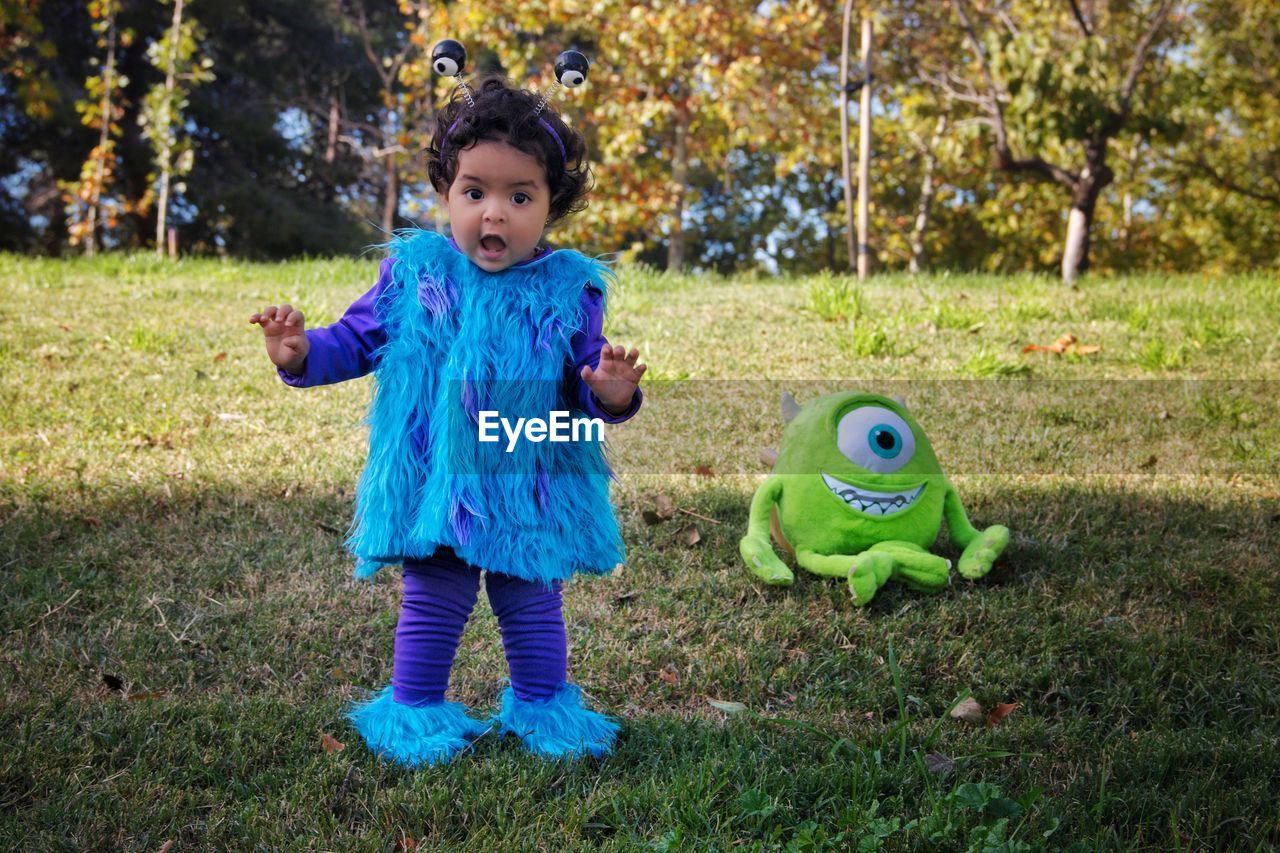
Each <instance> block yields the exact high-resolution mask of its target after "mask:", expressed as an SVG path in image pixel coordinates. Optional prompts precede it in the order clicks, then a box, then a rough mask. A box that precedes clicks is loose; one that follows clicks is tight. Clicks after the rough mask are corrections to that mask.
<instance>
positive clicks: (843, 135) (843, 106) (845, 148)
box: [840, 0, 857, 269]
mask: <svg viewBox="0 0 1280 853" xmlns="http://www.w3.org/2000/svg"><path fill="white" fill-rule="evenodd" d="M852 16H853V0H845V3H844V42H843V45H842V47H841V50H840V162H841V165H842V168H843V171H844V213H845V217H846V218H847V219H848V220H849V221H848V224H847V226H846V227H845V229H844V237H845V246H846V249H847V251H848V255H849V269H853V268H854V263H855V260H854V259H855V258H856V257H857V255H856V253H855V252H854V246H853V175H852V172H851V170H850V167H849V19H850V18H851V17H852Z"/></svg>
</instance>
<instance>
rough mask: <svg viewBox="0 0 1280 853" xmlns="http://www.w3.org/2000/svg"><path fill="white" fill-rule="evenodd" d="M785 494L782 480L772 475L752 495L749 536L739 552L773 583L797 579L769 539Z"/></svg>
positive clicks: (749, 565) (757, 573)
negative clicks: (775, 512) (773, 515)
mask: <svg viewBox="0 0 1280 853" xmlns="http://www.w3.org/2000/svg"><path fill="white" fill-rule="evenodd" d="M781 496H782V479H781V478H780V477H770V478H768V479H767V480H765V481H764V482H763V483H761V484H760V488H758V489H756V493H755V494H754V495H752V496H751V513H750V517H749V518H748V520H747V535H746V536H743V537H742V539H741V540H740V541H739V542H738V553H740V554H741V555H742V559H743V560H745V561H746V564H747V568H748V569H750V570H751V574H753V575H755V576H756V577H758V578H760V580H762V581H764V582H765V583H767V584H769V585H770V586H790V585H791V584H792V583H793V582H794V581H795V579H796V576H795V575H794V574H793V573H792V571H791V569H789V568H787V566H786V564H785V563H783V562H782V561H781V560H779V559H778V555H777V554H775V553H774V551H773V543H771V542H770V541H769V528H770V519H771V517H772V513H773V509H774V507H775V505H776V504H777V502H778V498H780V497H781Z"/></svg>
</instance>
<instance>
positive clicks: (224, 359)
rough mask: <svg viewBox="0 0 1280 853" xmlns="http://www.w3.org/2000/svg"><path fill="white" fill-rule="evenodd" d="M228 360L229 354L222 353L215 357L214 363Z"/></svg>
mask: <svg viewBox="0 0 1280 853" xmlns="http://www.w3.org/2000/svg"><path fill="white" fill-rule="evenodd" d="M226 360H227V354H226V353H225V352H220V353H218V354H217V355H215V356H214V357H213V361H214V363H215V364H216V363H217V362H219V361H226Z"/></svg>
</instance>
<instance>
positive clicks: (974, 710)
mask: <svg viewBox="0 0 1280 853" xmlns="http://www.w3.org/2000/svg"><path fill="white" fill-rule="evenodd" d="M951 716H952V717H954V718H955V719H957V720H964V721H965V722H966V723H980V722H982V721H983V719H984V716H983V711H982V706H981V705H979V704H978V700H977V699H974V698H972V697H970V698H968V699H966V700H964V701H963V702H961V703H960V704H959V705H957V706H955V707H954V708H952V709H951Z"/></svg>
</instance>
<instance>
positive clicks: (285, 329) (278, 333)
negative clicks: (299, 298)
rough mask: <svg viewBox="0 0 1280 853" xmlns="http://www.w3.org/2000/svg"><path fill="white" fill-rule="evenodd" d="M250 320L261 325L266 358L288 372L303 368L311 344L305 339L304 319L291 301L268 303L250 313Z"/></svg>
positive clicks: (300, 370)
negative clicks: (287, 303) (291, 304)
mask: <svg viewBox="0 0 1280 853" xmlns="http://www.w3.org/2000/svg"><path fill="white" fill-rule="evenodd" d="M249 322H250V323H257V324H258V325H259V326H261V327H262V336H263V338H264V339H265V340H266V343H267V358H269V359H271V363H272V364H274V365H275V366H276V367H279V368H281V369H283V370H287V371H288V372H289V373H301V372H302V370H303V367H305V366H306V362H307V352H308V351H309V350H310V349H311V345H310V344H309V343H307V336H306V334H305V332H306V320H305V318H303V316H302V312H301V311H298V310H297V309H295V308H293V307H292V306H290V305H281V306H280V307H279V308H277V307H276V306H274V305H269V306H267V307H266V308H264V309H263V310H262V311H260V312H258V313H257V314H254V315H253V316H252V317H250V318H249Z"/></svg>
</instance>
